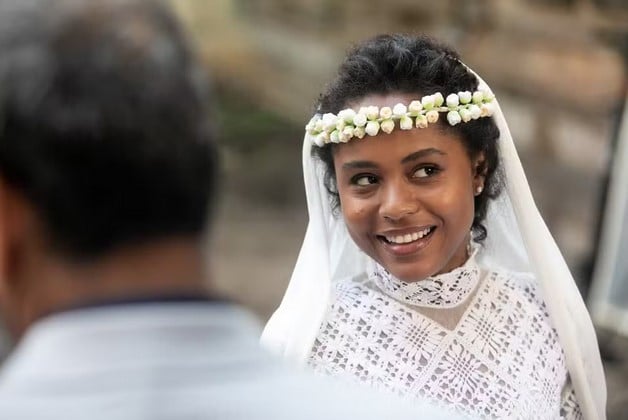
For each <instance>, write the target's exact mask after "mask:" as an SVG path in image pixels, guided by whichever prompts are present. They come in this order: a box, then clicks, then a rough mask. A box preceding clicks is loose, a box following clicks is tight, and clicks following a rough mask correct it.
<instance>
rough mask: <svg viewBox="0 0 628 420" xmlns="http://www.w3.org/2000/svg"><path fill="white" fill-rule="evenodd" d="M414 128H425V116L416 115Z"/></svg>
mask: <svg viewBox="0 0 628 420" xmlns="http://www.w3.org/2000/svg"><path fill="white" fill-rule="evenodd" d="M416 128H427V117H426V116H425V115H422V114H419V115H417V117H416Z"/></svg>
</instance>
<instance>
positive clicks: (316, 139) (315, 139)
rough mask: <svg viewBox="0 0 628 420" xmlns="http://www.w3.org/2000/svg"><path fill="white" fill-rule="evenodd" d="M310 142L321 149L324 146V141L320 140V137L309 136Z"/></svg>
mask: <svg viewBox="0 0 628 420" xmlns="http://www.w3.org/2000/svg"><path fill="white" fill-rule="evenodd" d="M309 139H310V141H311V142H312V143H313V144H315V145H317V146H318V147H323V146H324V145H325V139H324V138H322V137H321V136H320V135H318V136H309Z"/></svg>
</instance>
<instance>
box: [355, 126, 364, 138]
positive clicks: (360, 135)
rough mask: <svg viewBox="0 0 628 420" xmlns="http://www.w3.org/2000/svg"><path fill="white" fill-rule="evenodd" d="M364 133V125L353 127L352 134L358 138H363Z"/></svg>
mask: <svg viewBox="0 0 628 420" xmlns="http://www.w3.org/2000/svg"><path fill="white" fill-rule="evenodd" d="M365 135H366V130H365V129H364V127H356V128H354V129H353V136H354V137H357V138H359V139H363V138H364V136H365Z"/></svg>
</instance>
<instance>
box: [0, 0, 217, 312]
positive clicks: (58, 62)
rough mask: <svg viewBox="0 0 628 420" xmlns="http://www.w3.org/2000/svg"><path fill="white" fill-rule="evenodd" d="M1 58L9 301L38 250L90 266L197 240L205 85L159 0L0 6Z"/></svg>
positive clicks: (207, 155)
mask: <svg viewBox="0 0 628 420" xmlns="http://www.w3.org/2000/svg"><path fill="white" fill-rule="evenodd" d="M0 57H1V59H0V286H1V287H0V295H1V296H2V300H1V301H6V300H7V299H9V298H10V295H7V294H6V292H7V290H8V289H12V288H15V287H17V286H16V285H15V284H14V282H15V281H16V280H14V279H15V278H17V277H19V276H20V275H21V274H23V272H24V270H27V269H28V267H29V264H30V265H31V266H32V264H37V261H36V260H34V259H32V258H31V257H30V255H31V251H33V250H36V253H40V254H43V255H47V256H49V257H50V258H56V259H58V260H63V261H68V262H72V263H76V264H83V265H84V264H88V263H92V262H95V261H96V262H97V261H99V260H101V259H103V258H106V257H107V256H108V255H111V254H113V253H116V252H118V251H119V250H120V249H126V248H128V247H134V246H141V245H144V244H150V243H152V242H156V241H162V240H164V238H170V237H173V238H174V237H176V238H190V239H192V240H196V239H198V238H200V237H202V234H203V233H204V231H205V228H206V224H207V219H208V213H209V210H210V209H209V206H210V204H211V201H212V198H213V196H214V193H215V181H216V177H217V175H216V152H215V147H214V143H213V139H212V135H211V127H209V126H208V115H207V111H208V110H207V101H208V97H207V92H206V85H205V80H204V77H203V75H202V70H201V69H200V68H199V66H198V65H197V62H196V61H195V59H194V57H193V55H192V54H191V52H190V50H189V49H188V46H187V44H186V41H185V39H184V36H183V35H182V32H181V29H180V27H179V26H178V24H177V22H176V20H175V19H174V18H173V17H172V15H171V14H170V12H169V11H168V9H167V8H166V7H165V6H164V5H163V4H161V3H158V2H154V1H142V0H104V1H103V0H98V1H94V0H0ZM29 258H31V259H29ZM27 260H28V261H27ZM42 281H43V279H42Z"/></svg>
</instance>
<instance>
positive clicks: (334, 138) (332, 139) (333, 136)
mask: <svg viewBox="0 0 628 420" xmlns="http://www.w3.org/2000/svg"><path fill="white" fill-rule="evenodd" d="M329 141H330V142H332V143H338V142H340V132H339V131H338V130H334V131H332V132H331V134H330V135H329Z"/></svg>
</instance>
